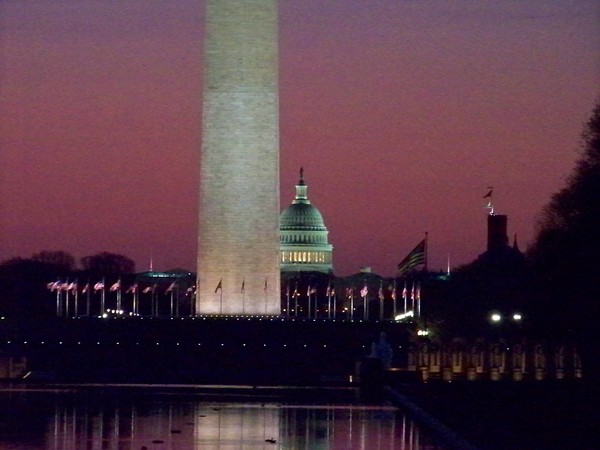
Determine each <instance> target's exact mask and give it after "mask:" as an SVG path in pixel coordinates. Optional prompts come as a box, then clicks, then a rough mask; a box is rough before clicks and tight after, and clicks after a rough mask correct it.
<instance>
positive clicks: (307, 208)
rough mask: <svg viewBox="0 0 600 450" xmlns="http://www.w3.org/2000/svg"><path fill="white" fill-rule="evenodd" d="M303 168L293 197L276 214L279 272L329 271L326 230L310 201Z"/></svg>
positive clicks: (330, 254)
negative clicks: (289, 202)
mask: <svg viewBox="0 0 600 450" xmlns="http://www.w3.org/2000/svg"><path fill="white" fill-rule="evenodd" d="M307 188H308V187H307V186H306V184H305V183H304V174H303V170H302V169H300V181H299V182H298V184H297V185H296V197H295V198H294V201H293V202H292V204H291V205H290V206H288V207H287V208H286V209H284V210H283V212H282V213H281V215H280V216H279V230H280V253H281V259H280V266H281V271H282V272H298V271H303V272H306V271H316V272H325V273H331V272H333V267H332V250H333V247H332V246H331V244H329V243H328V241H327V235H328V234H329V231H327V228H326V227H325V223H324V222H323V216H322V215H321V213H320V212H319V210H318V209H317V208H316V207H315V206H313V205H312V204H311V203H310V200H309V199H308V196H307V194H306V192H307Z"/></svg>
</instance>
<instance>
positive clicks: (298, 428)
mask: <svg viewBox="0 0 600 450" xmlns="http://www.w3.org/2000/svg"><path fill="white" fill-rule="evenodd" d="M0 448H1V449H3V450H79V449H86V450H87V449H89V450H95V449H98V450H101V449H102V450H104V449H110V450H113V449H114V450H140V449H148V450H150V449H177V450H179V449H181V450H188V449H189V450H192V449H194V450H195V449H242V450H245V449H247V450H254V449H340V450H342V449H344V450H346V449H381V450H384V449H404V450H417V449H441V448H442V447H441V446H439V445H438V446H436V445H435V444H433V441H432V440H431V439H430V438H429V437H428V436H427V435H426V434H425V433H423V431H422V430H420V429H419V428H418V427H417V426H416V425H415V424H414V423H413V422H412V421H411V420H410V419H409V418H408V417H406V416H405V415H404V413H403V412H402V411H400V410H398V409H397V408H395V407H393V406H390V405H388V404H386V402H385V401H383V402H382V401H379V400H377V401H374V400H373V399H367V400H365V399H363V398H361V397H360V395H359V391H357V390H355V389H349V388H348V389H344V388H342V389H289V388H286V389H278V388H268V389H259V388H252V387H247V388H246V389H242V388H234V387H223V386H220V387H206V386H196V387H190V386H185V387H179V388H178V387H173V386H135V387H134V386H52V387H44V388H42V387H33V388H32V387H31V386H27V385H25V386H19V385H10V386H4V388H1V387H0Z"/></svg>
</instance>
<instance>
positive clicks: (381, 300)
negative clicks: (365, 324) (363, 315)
mask: <svg viewBox="0 0 600 450" xmlns="http://www.w3.org/2000/svg"><path fill="white" fill-rule="evenodd" d="M379 321H380V322H383V280H379Z"/></svg>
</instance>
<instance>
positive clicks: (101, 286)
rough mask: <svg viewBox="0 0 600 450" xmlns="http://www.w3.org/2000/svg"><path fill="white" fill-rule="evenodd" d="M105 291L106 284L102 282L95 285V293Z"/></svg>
mask: <svg viewBox="0 0 600 450" xmlns="http://www.w3.org/2000/svg"><path fill="white" fill-rule="evenodd" d="M102 289H104V283H103V282H102V281H98V282H97V283H96V284H95V285H94V291H100V290H102Z"/></svg>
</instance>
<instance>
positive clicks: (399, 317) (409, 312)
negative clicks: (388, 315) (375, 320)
mask: <svg viewBox="0 0 600 450" xmlns="http://www.w3.org/2000/svg"><path fill="white" fill-rule="evenodd" d="M414 315H415V313H414V311H407V312H406V313H404V314H398V315H397V316H396V319H395V320H397V321H400V320H404V319H406V318H408V317H413V316H414Z"/></svg>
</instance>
